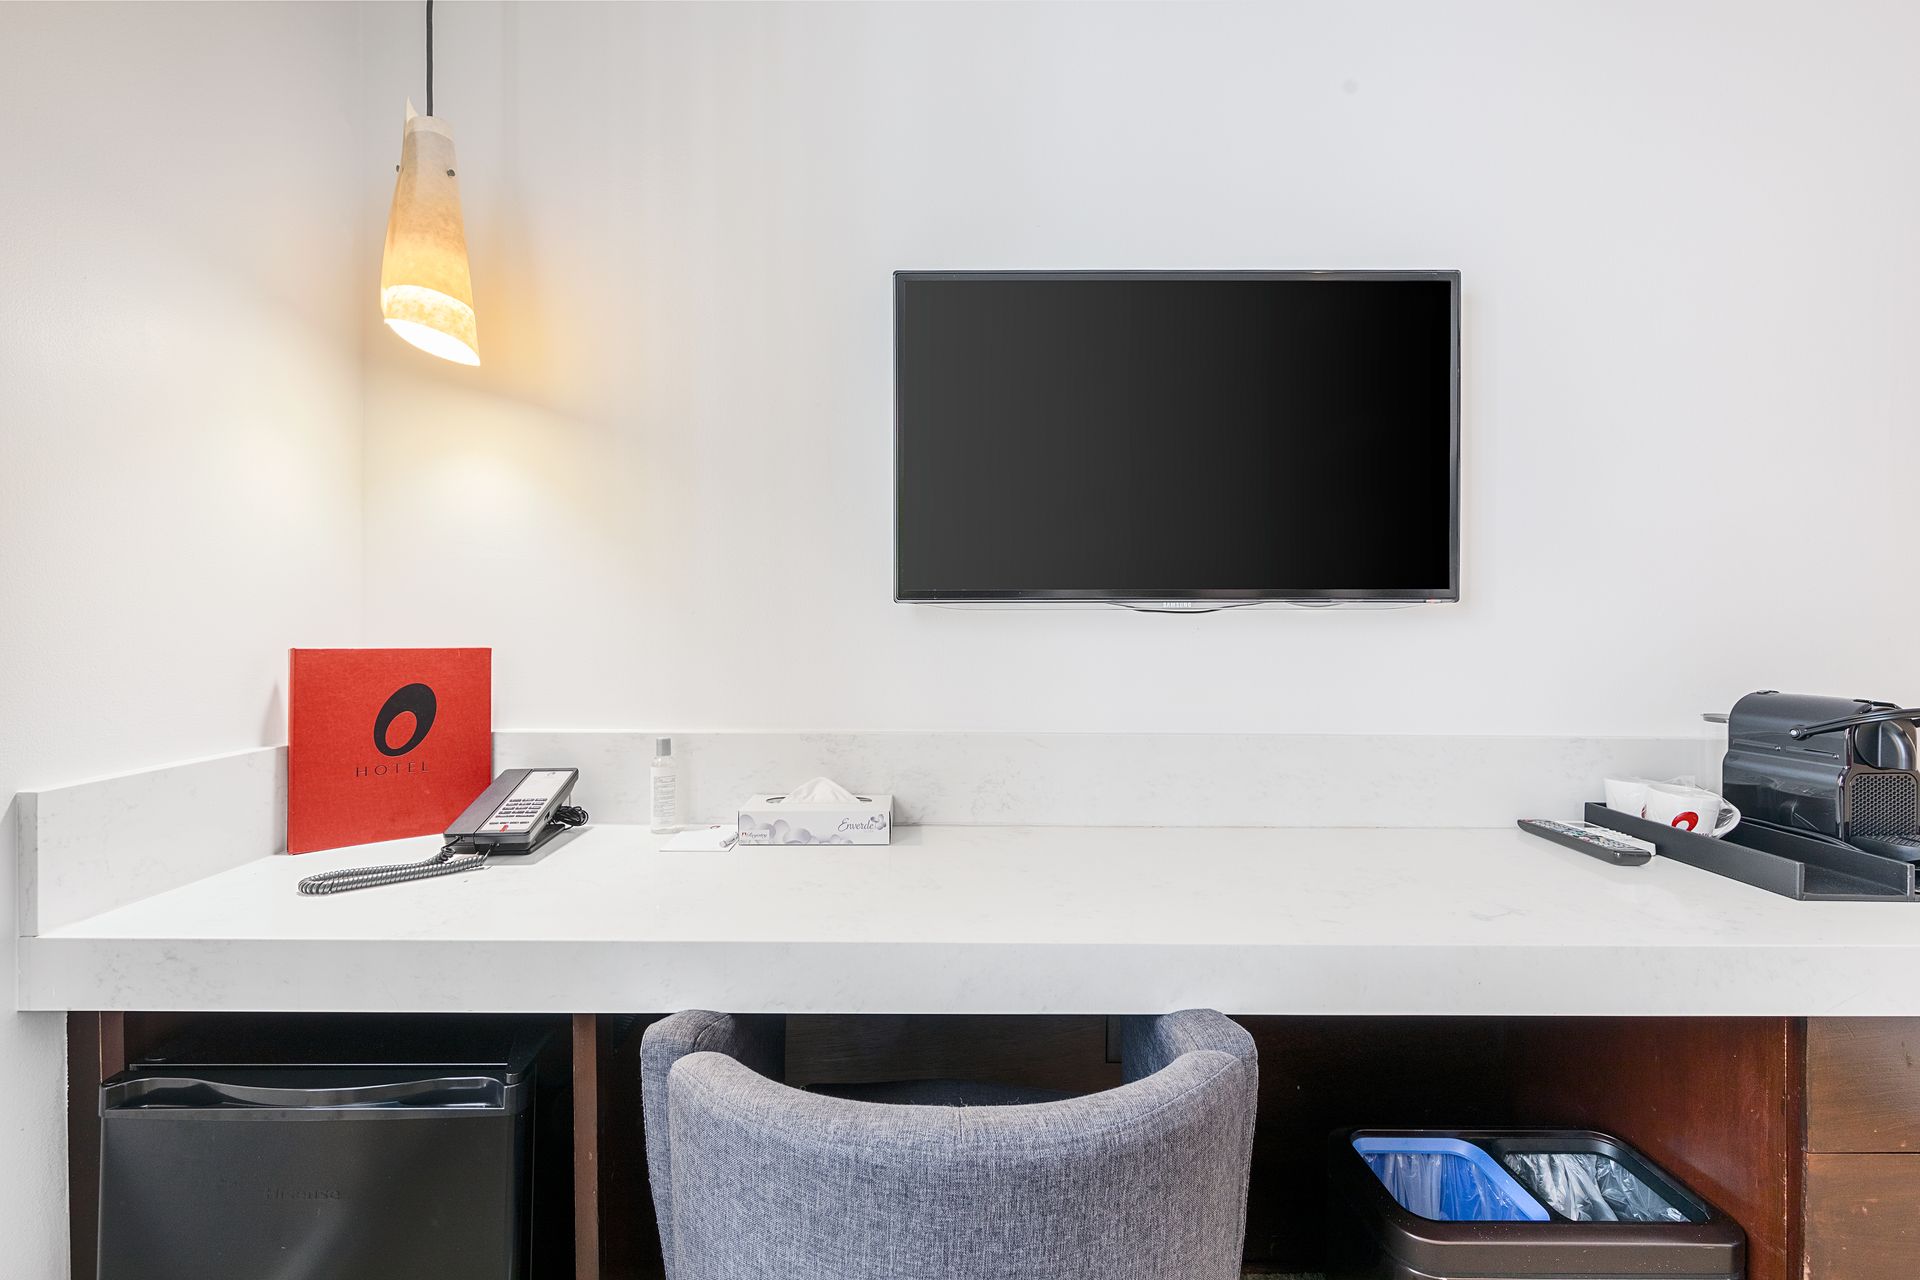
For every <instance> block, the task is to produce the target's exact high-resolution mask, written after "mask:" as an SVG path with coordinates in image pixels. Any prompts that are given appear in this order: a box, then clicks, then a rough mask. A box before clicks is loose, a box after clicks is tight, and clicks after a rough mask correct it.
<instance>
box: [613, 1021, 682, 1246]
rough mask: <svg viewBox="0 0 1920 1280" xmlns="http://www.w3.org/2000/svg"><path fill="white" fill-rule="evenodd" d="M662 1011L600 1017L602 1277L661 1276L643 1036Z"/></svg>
mask: <svg viewBox="0 0 1920 1280" xmlns="http://www.w3.org/2000/svg"><path fill="white" fill-rule="evenodd" d="M659 1017H660V1015H657V1014H656V1015H653V1016H651V1017H635V1016H632V1015H613V1016H606V1015H603V1016H602V1017H601V1018H600V1030H599V1041H600V1066H599V1070H598V1071H597V1073H596V1075H597V1079H598V1084H599V1089H600V1119H599V1127H600V1190H599V1204H600V1280H659V1277H662V1276H664V1275H665V1274H666V1265H665V1262H664V1260H663V1259H662V1258H661V1256H660V1229H659V1226H658V1224H657V1223H656V1222H655V1219H654V1214H653V1190H652V1187H651V1186H650V1184H649V1183H648V1182H647V1145H646V1127H645V1119H644V1117H643V1115H642V1114H641V1098H640V1037H641V1035H642V1033H643V1032H644V1031H645V1029H646V1026H647V1024H648V1023H650V1022H654V1021H657V1020H658V1019H659Z"/></svg>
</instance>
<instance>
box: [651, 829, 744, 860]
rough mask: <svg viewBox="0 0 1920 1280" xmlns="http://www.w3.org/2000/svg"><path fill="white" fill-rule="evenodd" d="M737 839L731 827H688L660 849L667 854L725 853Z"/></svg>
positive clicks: (738, 833) (737, 836) (734, 830)
mask: <svg viewBox="0 0 1920 1280" xmlns="http://www.w3.org/2000/svg"><path fill="white" fill-rule="evenodd" d="M739 838H740V832H739V831H738V830H736V829H735V828H733V827H722V826H712V827H689V828H688V829H687V830H685V831H682V832H679V833H678V834H676V835H675V836H674V837H673V838H672V839H671V840H669V841H667V842H666V843H665V844H663V845H661V846H660V847H661V848H662V849H664V850H665V851H666V852H668V853H725V852H726V851H727V850H728V849H731V848H733V845H734V842H735V841H736V840H738V839H739Z"/></svg>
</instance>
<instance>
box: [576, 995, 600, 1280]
mask: <svg viewBox="0 0 1920 1280" xmlns="http://www.w3.org/2000/svg"><path fill="white" fill-rule="evenodd" d="M573 1274H574V1280H600V1020H599V1019H598V1018H597V1017H595V1016H594V1015H593V1014H591V1013H576V1014H574V1015H573Z"/></svg>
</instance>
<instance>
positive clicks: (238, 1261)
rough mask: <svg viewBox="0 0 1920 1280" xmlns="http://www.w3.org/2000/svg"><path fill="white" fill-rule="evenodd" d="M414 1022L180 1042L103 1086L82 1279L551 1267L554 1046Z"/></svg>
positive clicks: (563, 1180)
mask: <svg viewBox="0 0 1920 1280" xmlns="http://www.w3.org/2000/svg"><path fill="white" fill-rule="evenodd" d="M413 1022H414V1025H413V1026H411V1027H408V1028H400V1029H394V1028H393V1027H392V1026H391V1024H389V1025H388V1027H387V1028H385V1029H384V1030H383V1033H382V1034H379V1035H377V1036H371V1037H369V1036H363V1035H355V1034H350V1033H349V1034H344V1035H342V1034H334V1033H333V1032H332V1029H331V1028H330V1027H328V1026H326V1025H324V1024H323V1025H321V1026H320V1027H318V1028H317V1029H315V1034H302V1029H301V1028H297V1027H296V1028H289V1029H287V1030H285V1031H284V1032H282V1033H281V1034H277V1035H274V1036H258V1037H253V1039H254V1040H255V1041H256V1042H254V1043H242V1042H240V1041H239V1040H238V1039H235V1038H226V1039H214V1040H209V1041H208V1042H194V1041H191V1040H189V1041H183V1042H176V1043H175V1044H172V1045H168V1046H165V1047H164V1048H163V1049H162V1050H160V1051H158V1052H156V1053H154V1054H152V1055H149V1056H148V1057H146V1058H144V1059H143V1060H140V1061H136V1062H135V1063H134V1064H133V1065H132V1066H130V1067H129V1068H128V1069H127V1070H125V1071H123V1072H121V1073H119V1074H118V1075H116V1076H114V1077H113V1078H112V1079H110V1080H108V1081H107V1082H106V1083H105V1084H103V1085H102V1086H101V1089H100V1120H101V1123H100V1223H99V1264H98V1271H97V1276H98V1280H262V1278H263V1277H267V1276H296V1275H298V1276H316V1277H318V1276H327V1277H333V1276H339V1277H348V1276H351V1277H353V1280H424V1278H426V1277H442V1276H445V1277H455V1276H457V1277H460V1278H461V1280H540V1278H541V1277H542V1276H546V1277H554V1276H558V1275H559V1274H561V1272H560V1270H559V1269H558V1267H557V1266H547V1265H546V1264H547V1263H548V1262H549V1261H553V1260H555V1255H556V1253H561V1254H563V1255H570V1249H569V1248H568V1246H569V1239H568V1237H567V1235H566V1234H565V1233H566V1230H567V1227H568V1226H569V1224H568V1222H567V1217H568V1212H567V1210H568V1202H569V1190H570V1186H569V1182H570V1179H569V1172H570V1171H569V1170H568V1169H567V1167H566V1164H565V1162H566V1160H567V1159H568V1151H569V1145H568V1143H567V1136H568V1135H567V1128H566V1114H565V1111H564V1107H565V1106H566V1104H567V1102H568V1095H567V1092H566V1090H565V1085H566V1083H567V1075H568V1073H567V1070H566V1067H567V1064H566V1061H565V1058H564V1048H565V1045H564V1041H563V1040H562V1039H561V1038H560V1037H558V1036H556V1035H552V1034H549V1033H547V1031H545V1030H544V1029H542V1028H538V1027H534V1028H527V1027H525V1026H520V1025H507V1026H490V1025H481V1024H475V1023H467V1022H463V1021H454V1020H451V1019H443V1018H426V1017H423V1018H420V1019H417V1020H413ZM558 1260H560V1261H567V1263H568V1265H567V1266H566V1273H567V1274H571V1265H570V1257H568V1256H562V1257H561V1258H559V1259H558Z"/></svg>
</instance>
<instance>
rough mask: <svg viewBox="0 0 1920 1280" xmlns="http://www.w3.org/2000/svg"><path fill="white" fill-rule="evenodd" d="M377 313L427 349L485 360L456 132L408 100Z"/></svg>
mask: <svg viewBox="0 0 1920 1280" xmlns="http://www.w3.org/2000/svg"><path fill="white" fill-rule="evenodd" d="M380 314H381V315H382V316H384V317H385V318H386V321H387V326H388V327H389V328H390V329H392V330H393V331H394V332H395V333H397V334H399V335H400V336H401V337H403V338H405V339H406V340H407V341H408V342H411V343H412V344H413V345H414V346H416V347H419V348H420V349H421V350H422V351H425V352H428V353H430V354H432V355H436V356H439V357H440V358H441V359H443V360H452V361H454V362H455V363H457V364H479V363H480V335H479V330H478V328H477V327H476V325H475V323H474V315H473V282H472V280H471V279H470V278H469V276H468V274H467V233H466V227H465V225H464V224H463V223H462V222H461V219H460V183H459V179H458V178H457V177H456V176H455V166H454V163H453V130H452V129H451V128H450V127H449V126H448V125H447V122H446V121H444V120H440V119H437V118H435V117H434V116H431V115H425V116H423V115H417V114H415V112H414V109H413V104H412V103H411V102H409V103H408V104H407V127H406V133H405V135H404V136H403V138H402V141H401V144H400V176H399V179H398V180H397V181H395V183H394V184H393V211H392V212H391V213H389V214H388V215H387V252H386V256H385V258H384V259H382V261H381V264H380Z"/></svg>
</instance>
